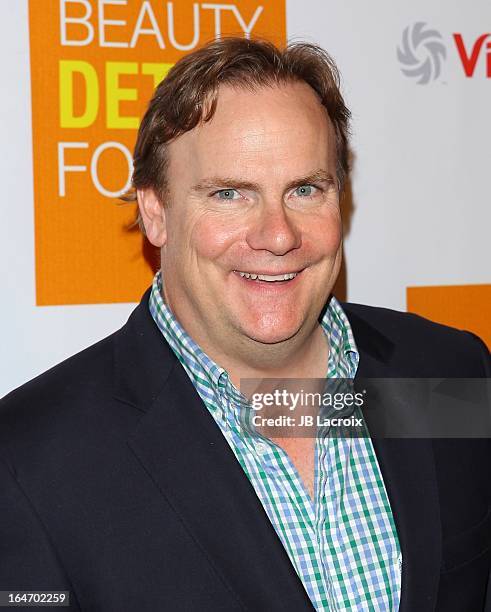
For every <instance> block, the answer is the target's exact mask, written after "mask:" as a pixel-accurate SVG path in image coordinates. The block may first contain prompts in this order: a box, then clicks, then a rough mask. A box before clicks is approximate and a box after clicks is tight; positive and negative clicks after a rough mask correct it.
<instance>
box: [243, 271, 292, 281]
mask: <svg viewBox="0 0 491 612" xmlns="http://www.w3.org/2000/svg"><path fill="white" fill-rule="evenodd" d="M234 272H236V273H237V274H238V275H239V276H241V277H242V278H246V279H247V280H254V281H256V280H257V281H265V282H267V283H280V282H284V281H290V280H293V279H294V278H295V277H296V276H298V275H299V274H300V272H301V270H300V271H298V272H285V273H284V274H257V273H255V272H241V271H240V270H234Z"/></svg>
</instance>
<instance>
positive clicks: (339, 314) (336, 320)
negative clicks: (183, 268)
mask: <svg viewBox="0 0 491 612" xmlns="http://www.w3.org/2000/svg"><path fill="white" fill-rule="evenodd" d="M149 309H150V313H151V315H152V318H153V320H154V321H155V323H156V325H157V327H158V328H159V330H160V331H161V333H162V335H163V336H164V338H165V340H166V341H167V342H168V344H169V345H170V347H171V348H172V350H173V351H174V353H175V355H176V357H177V358H178V359H179V361H180V362H181V363H182V365H183V366H184V368H185V369H186V370H187V372H188V374H189V375H190V376H191V377H192V379H193V380H194V381H195V382H196V381H197V379H198V377H200V376H206V377H207V379H208V381H209V383H210V384H211V386H212V387H213V388H214V389H215V390H218V391H220V390H221V391H222V392H223V391H225V392H226V393H228V394H232V395H235V394H237V397H240V392H239V391H237V390H236V389H235V388H234V386H233V385H232V382H231V381H230V379H229V376H228V373H227V371H226V370H225V369H224V368H221V367H220V366H218V365H217V364H216V363H215V362H214V361H213V360H212V359H211V358H210V357H208V355H207V354H206V353H205V352H204V351H203V350H202V349H201V348H200V346H199V345H198V344H197V343H196V342H195V341H194V340H193V339H192V338H191V336H189V334H188V333H187V332H186V331H185V330H184V328H183V327H182V325H181V324H180V323H179V321H178V320H177V318H176V317H175V315H174V314H173V312H172V311H171V309H170V308H169V306H168V305H167V304H166V303H165V301H164V299H163V297H162V275H161V271H160V270H159V271H158V272H157V274H155V276H154V279H153V283H152V290H151V292H150V298H149ZM319 322H320V324H321V326H322V328H323V330H324V332H325V334H326V336H327V338H328V341H329V362H328V368H327V375H328V377H332V378H353V377H354V375H355V374H356V370H357V367H358V362H359V353H358V349H357V347H356V344H355V339H354V337H353V331H352V329H351V326H350V324H349V321H348V317H347V316H346V314H345V312H344V311H343V309H342V307H341V305H340V304H339V302H338V301H337V300H336V298H335V297H334V296H332V297H331V298H330V300H329V302H328V303H327V305H326V307H325V308H324V310H323V313H322V314H321V317H320V318H319Z"/></svg>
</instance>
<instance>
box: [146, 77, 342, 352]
mask: <svg viewBox="0 0 491 612" xmlns="http://www.w3.org/2000/svg"><path fill="white" fill-rule="evenodd" d="M169 156H170V157H169V159H170V162H169V170H168V178H169V181H168V182H169V200H168V201H166V202H165V203H164V207H163V209H162V213H161V214H162V218H163V227H164V230H165V231H163V233H162V239H161V240H160V241H157V242H158V243H159V245H161V246H162V274H163V278H164V295H165V299H166V301H167V303H168V304H169V305H170V307H171V309H172V310H173V312H174V313H175V314H176V316H177V318H178V319H179V320H180V322H181V323H182V324H183V326H184V327H185V329H186V330H187V331H188V333H190V334H191V336H193V337H194V339H195V340H196V341H198V343H200V344H202V345H204V346H205V347H207V346H208V347H210V346H212V347H213V346H216V347H220V348H221V349H222V350H225V352H229V351H231V354H233V350H234V347H239V346H241V347H242V348H243V347H244V346H245V345H244V341H245V342H246V345H247V343H249V346H252V345H251V344H250V343H251V341H253V342H255V343H262V344H273V343H279V342H282V341H285V340H288V339H290V338H293V337H303V338H307V337H308V336H309V335H310V334H311V333H312V332H313V330H314V328H315V327H316V325H317V318H318V316H319V313H320V311H321V309H322V307H323V305H324V304H325V302H326V300H327V298H328V296H329V294H330V291H331V289H332V286H333V284H334V282H335V280H336V277H337V275H338V271H339V267H340V262H341V220H340V211H339V201H338V190H337V186H336V185H337V184H336V175H335V171H336V154H335V145H334V133H333V130H332V126H331V124H330V121H329V119H328V116H327V113H326V111H325V109H324V107H322V106H321V104H320V103H319V101H318V98H317V97H316V94H315V93H314V92H313V90H312V89H311V88H310V87H309V86H308V85H306V84H304V83H294V84H286V85H281V86H275V87H271V88H269V87H264V88H260V89H259V90H257V91H256V92H250V91H246V90H242V89H236V88H232V87H230V86H223V87H222V88H220V91H219V96H218V105H217V109H216V113H215V115H214V116H213V119H212V120H211V121H210V122H208V123H205V124H202V125H199V126H198V127H196V128H195V129H193V130H191V131H190V132H187V133H185V134H184V135H182V136H180V137H179V138H177V139H176V140H175V141H174V142H172V143H171V144H170V146H169ZM150 239H151V238H150ZM246 274H247V275H249V274H250V275H254V276H251V278H248V277H247V276H245V275H246ZM256 275H258V278H256V279H255V280H254V278H255V276H256ZM285 275H287V276H285ZM279 279H285V280H279ZM254 346H256V345H254ZM227 349H228V350H227Z"/></svg>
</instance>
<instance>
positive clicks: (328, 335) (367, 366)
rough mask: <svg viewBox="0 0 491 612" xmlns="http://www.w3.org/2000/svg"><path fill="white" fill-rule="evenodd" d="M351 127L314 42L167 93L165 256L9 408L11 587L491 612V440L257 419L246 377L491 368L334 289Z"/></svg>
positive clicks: (4, 417) (158, 203)
mask: <svg viewBox="0 0 491 612" xmlns="http://www.w3.org/2000/svg"><path fill="white" fill-rule="evenodd" d="M348 117H349V112H348V110H347V109H346V107H345V105H344V102H343V100H342V97H341V95H340V93H339V89H338V78H337V72H336V68H335V66H334V65H333V63H332V61H331V60H330V59H329V57H328V56H327V55H326V54H325V53H324V52H323V51H322V50H321V49H319V48H317V47H315V46H312V45H304V44H296V45H292V46H290V47H289V48H287V49H286V50H284V51H280V50H278V49H276V48H275V47H274V46H273V45H271V44H269V43H265V42H253V41H248V40H242V39H234V38H232V39H224V40H221V41H217V42H214V43H212V44H210V45H208V46H206V47H204V48H202V49H200V50H198V51H196V52H194V53H192V54H190V55H188V56H187V57H185V58H184V59H182V60H181V61H180V62H178V63H177V64H176V65H175V67H174V68H173V69H172V70H171V71H170V73H169V75H168V76H167V77H166V79H165V80H164V81H163V82H162V83H161V84H160V85H159V87H158V88H157V91H156V93H155V96H154V98H153V100H152V101H151V103H150V106H149V108H148V110H147V113H146V115H145V117H144V119H143V121H142V124H141V127H140V131H139V135H138V140H137V144H136V148H135V170H134V177H133V183H134V187H135V193H136V197H137V199H138V205H139V211H140V213H139V221H140V224H141V226H142V228H143V229H144V231H145V233H146V236H147V238H148V240H149V241H150V242H151V243H152V244H153V245H155V246H156V247H158V248H159V249H160V251H161V259H162V269H161V271H160V272H159V274H157V275H156V277H155V279H154V282H153V285H152V287H151V288H150V289H149V290H148V291H147V292H146V293H145V294H144V296H143V298H142V300H141V303H140V305H139V306H138V307H137V308H136V310H135V311H134V312H133V314H132V315H131V317H130V319H129V321H128V322H127V324H126V325H125V326H124V327H123V328H122V329H121V330H119V331H118V332H116V333H115V334H113V335H112V336H109V337H108V338H106V339H105V340H102V341H101V342H99V343H98V344H96V345H94V346H92V347H89V348H88V349H86V350H85V351H83V352H82V353H79V354H78V355H76V356H74V357H72V358H70V359H68V360H67V361H65V362H63V363H62V364H60V365H58V366H57V367H55V368H53V369H52V370H50V371H49V372H47V373H45V374H44V375H42V376H40V377H38V378H36V379H34V380H33V381H31V382H30V383H28V384H26V385H24V386H23V387H21V388H19V389H17V390H16V391H14V392H13V393H11V394H10V395H9V396H7V397H6V398H5V399H4V400H3V403H2V406H1V412H0V415H1V417H0V418H1V424H2V427H1V432H2V434H1V435H2V439H1V446H0V449H1V458H2V462H1V470H2V472H1V483H2V492H3V495H2V499H1V501H0V546H1V549H0V553H1V554H0V590H7V589H16V590H33V589H36V590H47V591H48V590H49V591H56V590H67V591H69V592H70V606H71V607H72V609H77V610H101V611H104V612H106V611H113V610H114V611H121V610H123V611H125V610H128V611H132V610H149V611H150V610H152V611H154V610H213V611H215V610H226V611H232V610H255V611H256V610H258V611H263V610H264V611H268V612H269V611H275V610H283V611H284V610H291V611H300V610H312V609H313V608H315V609H317V610H396V609H400V610H401V611H403V612H404V611H405V612H412V611H418V612H420V611H429V610H442V611H443V610H444V611H445V612H448V611H452V610H455V611H457V610H459V611H462V612H463V611H471V610H472V611H474V610H475V611H477V610H483V609H484V606H485V598H486V590H487V585H488V579H489V567H490V553H489V535H490V529H491V527H490V521H491V518H490V517H491V515H490V513H489V488H490V480H489V466H490V463H489V446H488V441H487V440H430V439H418V440H404V439H400V440H399V439H386V440H383V439H374V440H373V441H372V440H371V439H370V437H369V436H362V437H349V436H345V437H342V436H340V437H330V436H316V437H313V436H305V437H301V436H296V437H295V436H293V437H287V436H283V437H282V436H278V437H276V438H273V439H271V438H267V437H265V436H262V435H260V432H259V431H258V432H256V433H255V434H254V432H253V431H246V427H245V424H244V423H245V422H244V419H243V418H242V416H243V412H242V411H243V410H245V409H246V408H245V403H246V402H247V398H244V396H243V395H242V394H241V393H240V386H241V381H242V380H244V379H264V378H281V379H291V378H297V379H324V378H326V377H327V378H348V379H349V378H354V377H355V376H356V377H357V378H358V377H361V376H364V377H374V378H377V377H378V378H384V377H387V378H391V377H392V378H396V377H401V378H403V377H427V378H429V377H462V378H466V377H468V378H473V377H477V378H479V377H485V376H488V375H489V371H490V370H489V355H488V353H487V350H486V349H485V347H484V345H483V344H482V343H481V342H480V341H479V340H478V339H476V338H475V337H474V336H472V335H471V334H469V333H466V332H459V331H456V330H451V329H449V328H444V327H442V326H439V325H436V324H433V323H430V322H428V321H425V320H423V319H420V318H418V317H415V316H411V315H404V314H400V313H396V312H393V311H388V310H384V309H377V308H370V307H364V306H356V305H349V304H345V305H343V306H341V305H340V304H339V303H338V302H337V301H336V300H335V299H334V298H333V297H331V290H332V287H333V285H334V282H335V280H336V278H337V275H338V272H339V267H340V262H341V245H342V229H341V217H340V193H341V189H342V185H343V181H344V179H345V175H346V172H347V138H346V134H347V121H348ZM75 282H76V279H75Z"/></svg>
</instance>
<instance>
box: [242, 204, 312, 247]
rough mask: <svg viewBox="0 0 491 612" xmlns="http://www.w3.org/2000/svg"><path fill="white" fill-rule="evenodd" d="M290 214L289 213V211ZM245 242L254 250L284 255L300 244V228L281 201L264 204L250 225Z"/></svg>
mask: <svg viewBox="0 0 491 612" xmlns="http://www.w3.org/2000/svg"><path fill="white" fill-rule="evenodd" d="M290 214H291V213H290ZM247 243H248V244H249V246H250V247H251V248H252V249H254V250H265V251H269V252H270V253H273V254H274V255H285V254H286V253H288V252H289V251H291V250H293V249H297V248H298V247H299V246H300V245H301V244H302V239H301V233H300V228H299V227H298V225H297V224H295V222H294V220H293V219H292V218H291V216H289V213H288V211H286V210H285V208H284V206H283V204H282V203H277V204H276V203H275V204H264V206H262V207H261V211H260V213H259V214H258V217H257V219H256V220H255V223H254V224H253V225H252V226H251V227H250V229H249V232H248V235H247Z"/></svg>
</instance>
